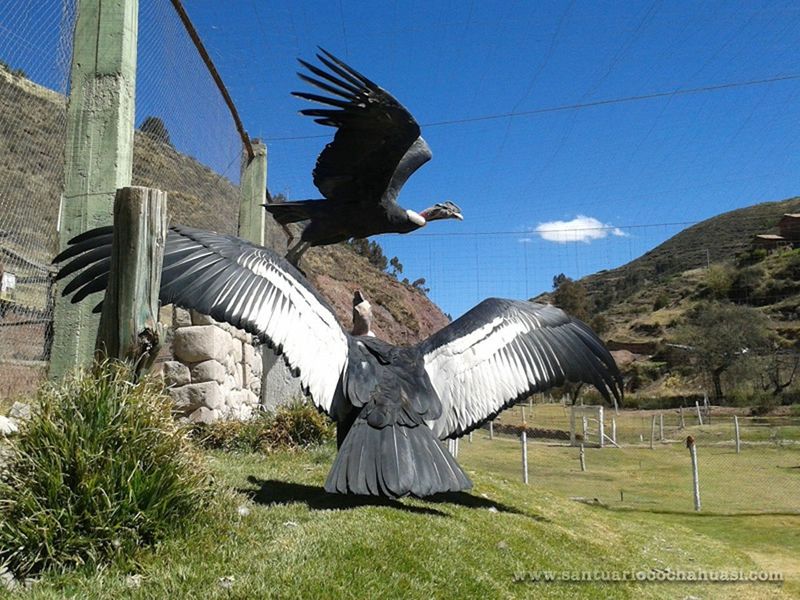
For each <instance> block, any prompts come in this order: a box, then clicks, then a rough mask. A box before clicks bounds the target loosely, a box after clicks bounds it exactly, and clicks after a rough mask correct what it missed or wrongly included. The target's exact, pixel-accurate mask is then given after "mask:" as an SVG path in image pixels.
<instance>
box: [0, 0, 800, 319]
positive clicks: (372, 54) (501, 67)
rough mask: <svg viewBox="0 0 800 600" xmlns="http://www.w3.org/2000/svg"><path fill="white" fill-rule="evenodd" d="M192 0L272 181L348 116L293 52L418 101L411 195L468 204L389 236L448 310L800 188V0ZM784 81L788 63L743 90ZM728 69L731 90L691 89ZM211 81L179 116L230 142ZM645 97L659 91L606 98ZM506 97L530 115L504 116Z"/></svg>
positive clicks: (174, 47) (163, 40)
mask: <svg viewBox="0 0 800 600" xmlns="http://www.w3.org/2000/svg"><path fill="white" fill-rule="evenodd" d="M12 4H14V3H12ZM155 4H156V0H142V9H141V12H142V16H143V18H145V19H147V20H148V22H149V23H151V25H148V26H147V27H144V26H140V31H141V32H142V35H143V40H146V41H145V42H144V45H146V46H147V47H148V48H150V51H151V52H153V51H155V50H157V52H156V54H158V56H160V57H161V58H159V59H158V60H156V59H143V58H142V57H143V56H144V55H140V65H141V67H142V69H141V70H140V80H141V81H142V82H144V81H150V80H151V79H152V80H153V81H157V80H158V78H161V80H163V81H167V82H172V83H171V84H170V85H168V86H166V91H165V92H163V93H162V96H161V98H162V100H161V102H162V104H165V105H166V102H167V101H166V100H163V98H166V97H167V96H166V94H167V93H168V92H169V93H171V90H172V89H173V88H175V89H176V91H177V87H176V86H178V85H183V86H184V87H186V86H192V85H193V84H192V81H193V80H192V78H191V77H190V76H187V77H186V79H185V80H184V79H176V77H177V76H176V73H180V72H181V68H180V65H181V64H182V61H183V60H184V56H185V54H184V52H183V51H182V50H181V49H182V48H183V46H182V45H181V44H180V43H178V42H177V41H175V40H176V39H177V36H179V35H180V32H179V30H178V29H177V28H175V27H173V26H167V25H165V24H164V23H166V22H167V20H168V19H169V17H167V16H166V12H165V9H163V8H153V6H155ZM163 4H168V3H166V2H163ZM185 5H186V8H187V11H188V12H189V14H190V16H191V18H192V19H193V21H194V23H195V25H196V27H197V29H198V31H199V32H200V34H201V36H202V38H203V40H204V41H205V43H206V45H207V47H208V49H209V51H210V53H211V55H212V57H213V59H214V60H215V62H216V64H217V66H218V67H219V70H220V72H221V74H222V77H223V79H224V80H225V82H226V84H227V85H228V87H229V89H230V92H231V94H232V96H233V98H234V100H235V102H236V104H237V106H238V108H239V110H240V112H241V114H242V118H243V120H244V123H245V127H246V128H247V130H248V132H249V133H250V135H251V136H253V137H261V138H263V139H265V140H266V141H267V145H268V151H269V187H270V190H271V191H272V192H273V193H277V192H283V193H285V194H287V195H288V196H289V197H290V199H302V198H313V197H319V194H318V192H317V190H316V189H315V188H314V187H313V184H312V180H311V170H312V168H313V165H314V161H315V159H316V156H317V154H318V153H319V151H320V150H321V149H322V147H323V146H324V144H325V143H327V141H329V139H330V136H331V135H332V133H333V130H331V129H329V128H325V127H321V126H319V125H316V124H314V123H313V122H312V120H311V119H308V118H306V117H302V116H300V115H299V114H298V110H300V109H301V108H303V107H304V106H305V104H304V102H303V101H302V100H299V99H296V98H293V97H291V96H290V95H289V92H291V91H292V90H298V89H305V84H303V83H302V82H301V81H300V80H299V79H298V78H297V77H296V75H295V72H296V70H297V67H298V65H297V63H296V58H298V57H302V58H305V59H312V58H313V56H314V53H315V49H316V46H317V45H320V46H323V47H325V48H326V49H328V50H330V51H332V52H333V53H335V54H337V55H339V56H340V57H341V58H343V59H344V60H346V61H348V62H349V63H350V64H352V65H353V66H354V67H355V68H356V69H358V70H360V71H362V72H363V73H364V74H365V75H367V76H368V77H370V78H372V79H373V80H375V81H376V82H378V83H379V84H380V85H382V86H383V87H384V88H385V89H387V90H389V91H390V92H391V93H392V94H394V95H395V96H396V97H397V98H398V100H399V101H400V102H402V103H403V104H404V105H405V106H406V107H407V108H408V109H409V110H410V111H411V112H412V113H413V114H414V115H415V117H416V119H417V120H418V121H419V122H420V123H421V124H422V125H423V135H424V136H425V138H426V140H427V141H428V143H429V145H430V147H431V148H432V151H433V155H434V156H433V160H432V161H431V162H429V163H428V164H427V165H425V166H423V167H422V168H421V169H420V170H419V171H418V172H417V173H416V174H415V175H414V176H413V177H412V178H411V179H410V180H409V182H408V183H407V184H406V186H405V188H404V190H403V193H402V195H401V197H400V202H401V204H403V205H404V206H406V207H408V208H413V209H417V210H419V209H422V208H424V207H426V206H429V205H430V204H432V203H434V202H436V201H440V200H443V199H450V200H453V201H454V202H456V203H458V204H459V205H460V206H461V208H462V209H463V212H464V215H465V220H464V221H463V222H455V221H453V222H450V221H447V222H437V223H433V224H432V225H430V226H429V227H427V228H426V229H425V230H423V231H420V232H417V233H414V234H410V235H406V236H381V237H380V238H379V241H380V243H381V244H382V245H383V247H384V250H385V252H386V254H387V255H388V256H390V257H391V256H393V255H397V256H398V257H399V258H400V260H401V262H402V263H403V264H404V266H405V273H404V274H405V275H407V276H408V277H409V278H410V279H412V280H413V279H416V278H418V277H425V278H426V280H427V285H428V286H429V287H430V288H431V292H430V295H431V297H432V298H433V299H434V300H435V301H436V302H437V303H438V304H439V305H440V306H442V308H443V309H444V310H445V311H447V312H450V313H451V314H452V315H453V316H457V315H459V314H461V313H462V312H464V311H465V310H467V309H468V308H470V307H471V306H473V305H474V304H476V303H477V302H478V301H480V300H481V299H482V298H484V297H487V296H505V297H516V298H523V297H528V296H532V295H535V294H537V293H539V292H541V291H544V290H547V289H549V288H550V285H551V281H552V277H553V275H555V274H557V273H560V272H564V273H566V274H567V275H569V276H571V277H580V276H583V275H587V274H589V273H592V272H595V271H597V270H600V269H604V268H611V267H615V266H618V265H620V264H623V263H625V262H627V261H629V260H631V259H633V258H636V257H637V256H639V255H641V254H642V253H643V252H645V251H647V250H648V249H650V248H652V247H654V246H655V245H657V244H658V243H660V242H661V241H663V240H664V239H666V238H668V237H670V236H671V235H673V234H675V233H677V232H678V231H680V230H681V229H682V228H683V227H685V224H686V223H692V222H696V221H698V220H702V219H705V218H707V217H710V216H712V215H715V214H718V213H720V212H724V211H727V210H731V209H734V208H737V207H741V206H747V205H750V204H753V203H756V202H760V201H766V200H779V199H783V198H786V197H790V196H793V195H797V194H798V193H800V185H798V183H800V182H799V179H800V176H799V175H798V174H800V152H798V148H797V145H798V140H800V108H798V106H800V102H798V100H799V98H798V96H800V78H798V76H800V53H799V52H797V48H798V47H800V5H798V4H797V2H794V1H788V2H787V1H774V2H773V1H769V2H728V1H724V2H723V1H716V2H665V1H659V0H654V1H653V0H651V1H645V2H618V1H615V2H602V1H591V2H590V1H580V0H574V1H562V0H558V1H552V2H495V1H480V2H477V1H465V0H461V1H457V2H456V1H453V2H443V1H431V0H425V1H417V0H414V1H411V2H400V1H396V2H382V1H376V2H353V1H349V0H339V1H336V2H330V1H325V2H322V1H316V0H314V1H305V2H293V1H290V0H278V1H262V0H250V1H238V2H225V3H221V2H218V1H216V0H215V1H211V0H186V2H185ZM1 12H2V11H0V17H2V14H1ZM17 20H19V19H17ZM152 23H155V24H157V25H152ZM148 27H149V28H150V33H148ZM159 31H161V33H159ZM159 36H161V37H159ZM159 40H160V41H159ZM154 49H155V50H154ZM165 60H169V61H170V62H169V64H168V65H166V67H163V68H162V66H161V62H159V61H162V62H163V61H165ZM193 68H194V67H193ZM162 71H163V72H162ZM186 71H187V72H188V70H186ZM148 77H150V79H148ZM779 77H785V78H787V79H784V80H782V81H774V82H772V83H762V84H758V85H738V84H742V83H746V82H751V81H762V80H767V79H774V78H779ZM792 77H795V78H792ZM179 80H180V81H181V83H180V84H175V83H174V82H175V81H179ZM725 84H737V85H735V86H731V87H726V88H723V89H717V90H711V91H706V92H696V93H686V92H688V91H691V90H694V89H696V88H709V87H711V88H713V87H716V86H721V85H725ZM142 85H144V84H142ZM148 85H150V84H148ZM204 85H205V87H203V88H202V89H200V88H198V89H197V90H196V97H194V98H191V102H186V105H187V108H188V109H189V110H186V111H184V112H185V113H186V114H185V115H183V116H182V117H181V118H182V119H184V120H186V121H193V122H194V124H193V125H186V126H185V129H186V130H187V131H189V130H193V131H198V130H199V131H201V132H203V133H202V134H197V135H198V137H197V139H198V140H199V143H198V146H199V145H203V146H204V147H205V148H208V149H210V150H209V151H211V150H213V149H214V148H215V147H217V146H222V145H224V144H230V143H231V142H230V138H231V136H230V135H228V137H227V138H226V140H225V142H224V144H223V143H222V142H218V141H216V140H219V139H221V137H222V136H220V135H217V134H214V135H212V134H211V133H210V129H208V128H209V127H211V124H212V123H211V122H212V121H213V120H214V117H213V116H205V114H204V113H203V110H204V107H206V106H207V105H209V102H206V100H205V99H206V97H210V95H211V93H212V91H211V88H210V86H208V85H206V84H204ZM673 92H678V93H673ZM664 93H666V94H664ZM648 95H657V97H654V98H651V99H641V100H638V101H620V102H612V103H606V104H600V105H595V106H591V104H593V103H594V104H597V103H598V102H603V101H606V100H624V99H626V98H630V97H638V96H648ZM174 97H175V98H181V99H182V100H184V101H185V100H186V95H185V94H174ZM142 98H143V99H144V100H146V99H147V94H146V93H145V94H143V95H142ZM587 104H588V105H590V106H585V107H583V108H565V107H570V106H574V105H587ZM148 108H149V107H148ZM556 109H558V110H556ZM175 111H176V109H174V108H173V109H170V110H166V111H165V112H167V113H170V112H173V113H174V112H175ZM510 113H528V114H518V115H517V116H502V115H508V114H510ZM498 115H500V116H498ZM484 117H486V118H484ZM170 120H171V117H170V116H169V115H167V121H168V125H169V124H170V123H169V121H170ZM443 121H447V122H450V121H456V123H450V124H441V122H443ZM426 124H431V125H429V126H425V125H426ZM225 126H226V127H228V128H229V126H228V124H226V125H225ZM204 128H205V130H204ZM180 129H181V128H180V127H178V126H174V127H173V128H171V131H175V135H176V136H179V135H180V131H179V130H180ZM226 135H227V134H226ZM315 136H323V137H315ZM298 138H299V139H298ZM226 152H229V151H227V150H226ZM194 153H195V155H198V154H202V150H201V149H195V152H194ZM576 219H578V220H576ZM553 223H560V224H557V225H552V224H553ZM548 224H551V225H550V226H549V227H548ZM543 225H544V226H543ZM542 226H543V227H542ZM570 227H572V228H573V229H578V230H579V232H577V233H573V234H565V235H566V236H567V237H566V239H567V240H569V241H566V242H565V241H564V240H563V239H562V240H555V241H554V240H553V239H552V238H553V237H554V234H552V233H551V234H547V233H546V232H547V231H548V230H552V229H557V230H563V229H564V228H570ZM598 227H599V228H598ZM537 228H538V229H539V231H537ZM543 231H544V232H545V235H544V237H543V235H542V232H543ZM546 238H550V239H546ZM708 243H709V244H713V243H714V240H708ZM698 253H702V254H705V249H704V248H698Z"/></svg>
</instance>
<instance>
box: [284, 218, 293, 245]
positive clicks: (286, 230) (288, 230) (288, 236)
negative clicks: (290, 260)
mask: <svg viewBox="0 0 800 600" xmlns="http://www.w3.org/2000/svg"><path fill="white" fill-rule="evenodd" d="M281 229H283V233H285V234H286V247H287V248H288V247H289V246H291V245H292V242H293V241H294V234H293V233H292V230H291V228H290V227H289V224H288V223H284V224H283V225H281Z"/></svg>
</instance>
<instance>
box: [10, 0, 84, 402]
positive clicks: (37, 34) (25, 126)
mask: <svg viewBox="0 0 800 600" xmlns="http://www.w3.org/2000/svg"><path fill="white" fill-rule="evenodd" d="M74 20H75V3H74V2H73V1H72V0H52V1H49V2H36V1H33V0H12V1H10V2H4V3H3V4H2V6H0V273H2V281H3V283H2V292H0V363H2V365H3V367H2V368H3V377H2V378H0V396H3V395H8V394H11V393H14V392H21V391H28V390H30V389H31V388H32V386H35V384H36V382H37V381H38V380H39V379H40V377H41V376H42V374H43V372H44V370H45V363H44V362H43V361H46V360H47V359H48V357H49V344H50V339H51V336H52V317H53V304H52V275H53V270H52V268H51V266H50V264H49V263H50V260H51V258H52V256H53V254H54V251H55V250H56V247H57V235H56V230H57V220H58V212H59V204H60V198H61V193H62V191H63V186H64V166H63V163H64V144H65V139H66V97H65V94H66V91H67V87H68V82H69V68H70V56H71V47H72V28H73V25H74Z"/></svg>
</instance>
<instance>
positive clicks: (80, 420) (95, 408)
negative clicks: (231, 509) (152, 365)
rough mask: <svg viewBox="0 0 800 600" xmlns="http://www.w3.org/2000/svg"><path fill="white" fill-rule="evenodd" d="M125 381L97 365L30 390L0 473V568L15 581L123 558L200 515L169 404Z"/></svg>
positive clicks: (197, 477) (201, 471)
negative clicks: (32, 400)
mask: <svg viewBox="0 0 800 600" xmlns="http://www.w3.org/2000/svg"><path fill="white" fill-rule="evenodd" d="M131 378H132V375H131V372H130V370H129V369H128V368H127V367H125V366H123V365H121V364H118V363H110V362H107V363H104V364H102V365H99V366H98V367H97V368H96V369H94V370H93V371H92V372H83V373H80V374H78V375H76V376H75V377H73V378H71V379H69V380H67V381H66V382H65V383H63V384H61V385H54V384H47V385H45V386H44V387H43V388H42V389H41V390H40V391H39V393H38V399H37V403H36V404H37V405H38V409H37V410H36V411H35V412H34V414H33V415H32V417H31V419H30V421H28V422H27V423H26V424H25V425H24V427H23V428H22V430H21V432H20V435H19V436H18V437H17V439H16V440H15V441H14V443H13V447H12V454H11V458H10V460H9V462H8V464H7V465H6V466H5V468H4V469H3V471H2V472H0V566H3V565H5V566H6V568H8V569H10V570H11V571H12V572H13V573H14V574H15V575H17V576H18V577H22V576H27V575H30V574H33V573H36V572H38V571H42V570H54V571H63V570H67V569H70V568H74V567H80V566H89V567H94V566H97V565H99V564H102V563H104V562H107V561H113V560H117V559H124V558H126V557H129V556H131V555H132V554H133V553H134V552H135V551H136V550H137V549H139V548H141V547H143V546H147V545H149V544H153V543H154V542H157V541H158V540H161V539H163V538H164V537H165V536H167V535H168V534H170V533H171V532H174V531H175V530H178V529H182V528H183V527H184V526H185V525H186V524H187V523H189V522H191V520H192V519H193V518H195V517H196V516H197V514H198V511H202V510H203V509H204V507H206V506H208V501H209V499H210V497H211V493H210V478H209V476H208V475H207V471H206V470H205V468H204V466H203V464H202V457H201V456H200V455H199V454H198V452H197V451H196V450H193V448H192V446H191V445H190V443H189V442H188V441H187V439H186V436H185V433H184V432H183V431H182V430H181V429H180V428H179V427H178V426H177V425H176V424H175V422H174V420H173V418H172V414H171V407H172V402H171V400H170V398H169V396H167V395H166V394H165V393H164V391H163V387H162V386H161V385H160V384H159V383H158V382H157V381H156V380H152V379H144V380H142V381H140V382H138V383H132V382H131Z"/></svg>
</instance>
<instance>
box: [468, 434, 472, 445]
mask: <svg viewBox="0 0 800 600" xmlns="http://www.w3.org/2000/svg"><path fill="white" fill-rule="evenodd" d="M469 443H470V444H471V443H472V432H471V431H470V432H469Z"/></svg>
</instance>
